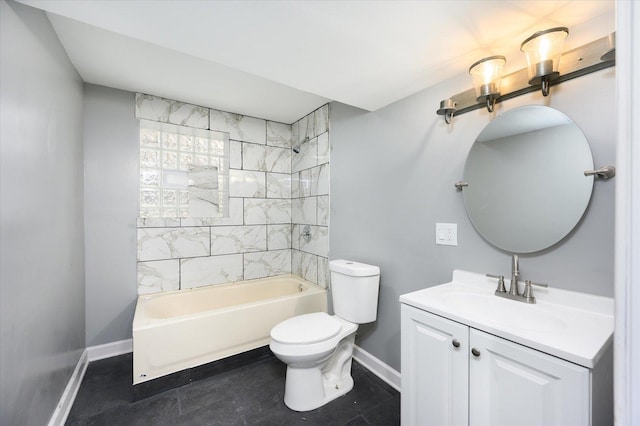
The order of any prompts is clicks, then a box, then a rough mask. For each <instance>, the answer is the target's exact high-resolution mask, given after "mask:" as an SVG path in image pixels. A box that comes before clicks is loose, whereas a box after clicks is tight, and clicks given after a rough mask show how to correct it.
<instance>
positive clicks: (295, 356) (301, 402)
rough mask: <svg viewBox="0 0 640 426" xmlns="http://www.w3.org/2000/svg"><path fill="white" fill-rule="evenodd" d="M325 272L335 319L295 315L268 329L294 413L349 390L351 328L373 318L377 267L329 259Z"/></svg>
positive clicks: (286, 399)
mask: <svg viewBox="0 0 640 426" xmlns="http://www.w3.org/2000/svg"><path fill="white" fill-rule="evenodd" d="M329 269H330V271H331V282H332V284H331V287H332V298H333V302H334V308H335V315H328V314H326V313H324V312H315V313H311V314H305V315H299V316H297V317H293V318H290V319H288V320H285V321H283V322H281V323H280V324H278V325H276V326H275V327H274V328H273V329H272V330H271V343H270V345H269V347H270V348H271V351H272V352H273V353H274V354H275V355H276V357H278V359H280V360H281V361H282V362H284V363H285V364H287V377H286V382H285V393H284V403H285V405H287V407H289V408H291V409H292V410H295V411H309V410H313V409H315V408H318V407H321V406H323V405H325V404H326V403H328V402H329V401H332V400H334V399H336V398H338V397H339V396H341V395H344V394H346V393H347V392H349V391H350V390H351V389H352V388H353V378H352V377H351V360H352V355H353V345H354V342H355V335H356V330H357V329H358V324H363V323H365V322H372V321H375V319H376V316H377V301H378V286H379V274H380V270H379V268H378V267H377V266H371V265H366V264H363V263H357V262H351V261H347V260H334V261H331V262H329ZM336 302H337V303H336Z"/></svg>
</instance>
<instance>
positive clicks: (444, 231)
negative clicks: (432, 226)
mask: <svg viewBox="0 0 640 426" xmlns="http://www.w3.org/2000/svg"><path fill="white" fill-rule="evenodd" d="M436 244H443V245H445V246H457V245H458V224H457V223H436Z"/></svg>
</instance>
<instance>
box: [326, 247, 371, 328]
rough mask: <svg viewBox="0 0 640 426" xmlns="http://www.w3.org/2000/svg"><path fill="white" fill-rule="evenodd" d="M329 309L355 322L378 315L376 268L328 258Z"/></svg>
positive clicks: (363, 321) (359, 322)
mask: <svg viewBox="0 0 640 426" xmlns="http://www.w3.org/2000/svg"><path fill="white" fill-rule="evenodd" d="M329 270H330V271H331V298H332V300H333V311H334V313H335V314H336V315H337V316H339V317H340V318H342V319H345V320H347V321H349V322H353V323H356V324H365V323H368V322H373V321H375V320H376V318H377V316H378V288H379V287H380V268H378V267H377V266H373V265H367V264H365V263H358V262H352V261H350V260H344V259H338V260H332V261H330V262H329Z"/></svg>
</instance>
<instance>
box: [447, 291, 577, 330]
mask: <svg viewBox="0 0 640 426" xmlns="http://www.w3.org/2000/svg"><path fill="white" fill-rule="evenodd" d="M442 302H443V303H445V304H447V305H449V306H451V307H452V309H456V310H459V311H462V312H467V314H468V315H472V316H475V317H477V318H479V319H480V318H481V319H483V320H484V321H486V322H488V323H492V324H496V325H500V324H503V323H505V322H508V323H509V324H510V326H511V327H513V328H516V329H522V330H537V331H558V330H563V329H566V328H567V323H566V322H565V321H564V320H563V319H562V317H560V316H559V315H556V314H555V313H554V312H553V311H552V310H550V309H549V308H548V307H546V306H544V305H539V304H535V305H526V304H523V303H518V302H514V301H513V300H508V299H502V298H499V297H496V296H495V295H493V294H479V293H473V292H462V291H451V292H449V293H445V294H444V295H443V296H442Z"/></svg>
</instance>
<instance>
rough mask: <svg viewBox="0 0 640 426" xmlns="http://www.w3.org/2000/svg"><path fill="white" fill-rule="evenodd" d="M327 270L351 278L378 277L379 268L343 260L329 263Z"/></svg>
mask: <svg viewBox="0 0 640 426" xmlns="http://www.w3.org/2000/svg"><path fill="white" fill-rule="evenodd" d="M329 269H330V270H332V271H334V272H339V273H341V274H344V275H349V276H352V277H370V276H373V275H380V268H379V267H377V266H374V265H367V264H366V263H359V262H354V261H351V260H345V259H336V260H332V261H330V262H329Z"/></svg>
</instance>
